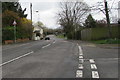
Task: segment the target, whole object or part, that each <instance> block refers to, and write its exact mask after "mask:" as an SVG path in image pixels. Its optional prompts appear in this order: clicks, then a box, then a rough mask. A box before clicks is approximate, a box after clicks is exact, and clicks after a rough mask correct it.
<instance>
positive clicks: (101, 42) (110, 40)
mask: <svg viewBox="0 0 120 80" xmlns="http://www.w3.org/2000/svg"><path fill="white" fill-rule="evenodd" d="M92 42H93V43H96V44H120V39H106V40H95V41H92Z"/></svg>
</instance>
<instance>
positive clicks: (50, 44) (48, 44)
mask: <svg viewBox="0 0 120 80" xmlns="http://www.w3.org/2000/svg"><path fill="white" fill-rule="evenodd" d="M50 45H51V44H48V45H46V46H43V47H42V48H46V47H48V46H50Z"/></svg>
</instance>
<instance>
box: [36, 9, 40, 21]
mask: <svg viewBox="0 0 120 80" xmlns="http://www.w3.org/2000/svg"><path fill="white" fill-rule="evenodd" d="M36 13H38V21H39V11H38V10H36Z"/></svg>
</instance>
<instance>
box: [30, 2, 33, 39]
mask: <svg viewBox="0 0 120 80" xmlns="http://www.w3.org/2000/svg"><path fill="white" fill-rule="evenodd" d="M30 13H31V26H32V3H30ZM32 28H33V27H32ZM32 35H33V34H32ZM32 38H33V37H32V36H30V39H32Z"/></svg>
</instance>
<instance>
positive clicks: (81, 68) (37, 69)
mask: <svg viewBox="0 0 120 80" xmlns="http://www.w3.org/2000/svg"><path fill="white" fill-rule="evenodd" d="M49 37H50V38H51V40H40V41H30V42H27V43H19V44H14V45H5V46H3V47H2V60H3V61H2V64H0V67H2V76H3V78H118V49H108V48H100V47H97V46H95V45H94V44H91V43H87V42H82V41H68V40H64V39H58V38H56V37H55V36H54V35H50V36H49Z"/></svg>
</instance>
